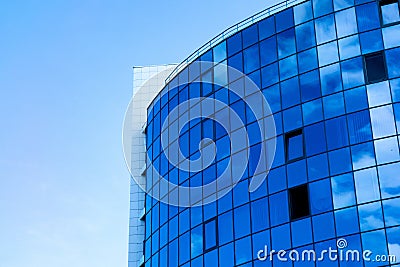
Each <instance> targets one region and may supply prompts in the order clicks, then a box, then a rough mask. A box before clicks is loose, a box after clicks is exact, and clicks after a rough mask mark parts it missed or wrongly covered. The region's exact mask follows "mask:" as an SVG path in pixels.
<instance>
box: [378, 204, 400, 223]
mask: <svg viewBox="0 0 400 267" xmlns="http://www.w3.org/2000/svg"><path fill="white" fill-rule="evenodd" d="M382 203H383V213H384V214H385V225H386V226H387V227H388V226H394V225H400V198H395V199H389V200H385V201H383V202H382Z"/></svg>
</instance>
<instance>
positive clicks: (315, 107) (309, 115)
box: [303, 99, 323, 125]
mask: <svg viewBox="0 0 400 267" xmlns="http://www.w3.org/2000/svg"><path fill="white" fill-rule="evenodd" d="M321 120H323V116H322V101H321V99H316V100H314V101H310V102H307V103H305V104H303V121H304V125H307V124H312V123H314V122H317V121H321Z"/></svg>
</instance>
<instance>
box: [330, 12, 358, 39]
mask: <svg viewBox="0 0 400 267" xmlns="http://www.w3.org/2000/svg"><path fill="white" fill-rule="evenodd" d="M335 19H336V29H337V34H338V38H341V37H345V36H348V35H352V34H354V33H356V32H357V22H356V14H355V10H354V7H353V8H349V9H346V10H343V11H340V12H337V13H336V14H335Z"/></svg>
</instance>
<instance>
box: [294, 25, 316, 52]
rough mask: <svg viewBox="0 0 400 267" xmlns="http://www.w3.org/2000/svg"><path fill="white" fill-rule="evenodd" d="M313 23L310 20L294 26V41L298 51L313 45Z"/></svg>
mask: <svg viewBox="0 0 400 267" xmlns="http://www.w3.org/2000/svg"><path fill="white" fill-rule="evenodd" d="M314 36H315V33H314V23H313V22H312V21H310V22H308V23H305V24H302V25H300V26H297V27H296V42H297V49H298V51H302V50H305V49H308V48H310V47H313V46H315V37H314Z"/></svg>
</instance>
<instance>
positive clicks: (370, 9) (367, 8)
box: [356, 2, 380, 32]
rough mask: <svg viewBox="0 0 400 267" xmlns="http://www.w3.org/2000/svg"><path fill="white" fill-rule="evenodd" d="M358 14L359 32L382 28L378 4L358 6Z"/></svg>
mask: <svg viewBox="0 0 400 267" xmlns="http://www.w3.org/2000/svg"><path fill="white" fill-rule="evenodd" d="M356 13H357V22H358V31H359V32H364V31H368V30H372V29H376V28H379V27H380V21H379V14H378V5H377V3H376V2H373V3H369V4H365V5H361V6H357V7H356Z"/></svg>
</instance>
